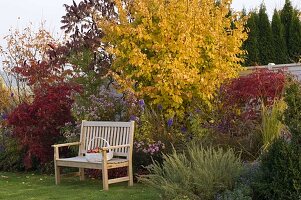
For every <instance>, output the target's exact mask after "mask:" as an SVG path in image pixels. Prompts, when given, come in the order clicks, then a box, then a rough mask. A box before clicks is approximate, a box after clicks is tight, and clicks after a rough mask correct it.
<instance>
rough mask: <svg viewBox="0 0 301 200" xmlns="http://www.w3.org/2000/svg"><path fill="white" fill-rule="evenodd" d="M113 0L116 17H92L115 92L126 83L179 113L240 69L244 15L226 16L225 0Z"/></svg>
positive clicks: (210, 94)
mask: <svg viewBox="0 0 301 200" xmlns="http://www.w3.org/2000/svg"><path fill="white" fill-rule="evenodd" d="M115 3H116V7H117V9H118V13H119V18H118V19H117V20H115V19H110V18H106V17H103V16H99V17H98V19H97V22H98V27H99V29H100V30H102V31H103V32H104V34H105V36H104V38H103V39H102V41H103V42H104V43H105V44H107V46H108V47H107V48H106V50H107V51H108V52H109V53H111V54H112V55H113V57H114V60H113V63H112V75H113V76H114V78H115V80H116V81H117V82H118V84H119V85H120V90H121V91H123V90H125V89H128V88H131V90H132V91H134V92H135V94H137V95H138V96H139V97H141V98H143V99H144V100H146V101H147V102H148V103H150V104H153V105H161V106H162V107H163V109H164V110H165V111H166V113H167V116H170V117H172V116H174V115H175V114H176V115H179V116H183V114H184V112H185V108H186V107H187V105H189V104H191V103H192V102H193V101H195V100H201V101H204V102H206V103H209V102H210V100H211V99H212V98H213V96H214V93H215V91H216V88H218V87H219V86H220V85H221V84H222V83H223V82H224V81H225V80H226V79H229V78H232V77H236V76H237V75H238V72H239V71H240V70H241V66H240V63H241V61H242V60H243V59H242V56H240V55H241V54H243V51H242V50H241V48H240V47H241V45H242V43H243V41H244V40H245V39H246V33H245V32H244V31H243V30H244V28H243V23H244V21H245V20H244V19H243V18H241V17H240V15H239V14H238V13H232V15H229V11H230V4H231V1H227V2H225V1H220V2H219V3H216V2H215V1H212V0H205V1H201V2H200V1H197V0H191V1H176V0H171V1H168V2H166V1H164V0H150V1H146V0H140V1H133V2H122V1H120V0H117V1H115Z"/></svg>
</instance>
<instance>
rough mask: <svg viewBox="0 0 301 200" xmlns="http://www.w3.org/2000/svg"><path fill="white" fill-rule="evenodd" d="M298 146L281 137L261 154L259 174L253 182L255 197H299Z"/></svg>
mask: <svg viewBox="0 0 301 200" xmlns="http://www.w3.org/2000/svg"><path fill="white" fill-rule="evenodd" d="M300 150H301V149H300V147H298V146H297V145H294V144H293V143H288V142H286V141H285V140H283V139H278V140H277V141H275V142H274V143H273V144H272V145H271V147H270V148H269V151H268V152H267V153H266V154H265V155H263V157H262V164H261V176H259V177H258V178H257V180H256V182H255V183H254V191H255V196H256V199H260V200H265V199H273V200H282V199H285V200H290V199H291V200H296V199H299V198H300V197H301V156H300V153H301V151H300Z"/></svg>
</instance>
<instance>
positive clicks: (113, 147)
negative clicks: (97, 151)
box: [101, 144, 131, 151]
mask: <svg viewBox="0 0 301 200" xmlns="http://www.w3.org/2000/svg"><path fill="white" fill-rule="evenodd" d="M130 146H131V145H129V144H124V145H117V146H110V147H102V148H101V150H102V151H106V150H109V149H118V148H124V147H130Z"/></svg>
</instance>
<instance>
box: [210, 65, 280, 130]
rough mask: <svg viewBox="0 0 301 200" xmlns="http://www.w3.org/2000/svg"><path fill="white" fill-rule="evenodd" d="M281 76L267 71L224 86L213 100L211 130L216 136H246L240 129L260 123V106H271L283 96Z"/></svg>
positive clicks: (252, 74)
mask: <svg viewBox="0 0 301 200" xmlns="http://www.w3.org/2000/svg"><path fill="white" fill-rule="evenodd" d="M284 86H285V74H284V72H283V71H278V72H273V71H270V70H268V69H262V70H256V71H254V72H253V73H251V74H248V75H246V76H242V77H239V78H236V79H233V80H231V81H230V82H228V83H226V84H224V85H223V86H222V87H221V89H220V92H219V96H218V98H217V99H216V100H215V104H214V105H215V107H214V110H215V113H216V115H215V119H214V126H215V127H217V128H218V130H219V132H221V133H226V134H231V135H240V134H247V132H244V130H245V129H243V127H247V123H248V122H250V124H249V125H250V126H254V123H255V124H256V123H259V122H260V119H261V108H262V104H264V105H265V106H267V107H271V106H273V104H274V102H275V100H280V99H281V98H282V96H283V90H284Z"/></svg>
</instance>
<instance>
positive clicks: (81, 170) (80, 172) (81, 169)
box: [79, 168, 85, 181]
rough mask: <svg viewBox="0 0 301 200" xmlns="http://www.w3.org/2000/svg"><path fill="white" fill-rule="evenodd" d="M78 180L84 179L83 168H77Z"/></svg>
mask: <svg viewBox="0 0 301 200" xmlns="http://www.w3.org/2000/svg"><path fill="white" fill-rule="evenodd" d="M79 180H81V181H83V180H85V169H84V168H79Z"/></svg>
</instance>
